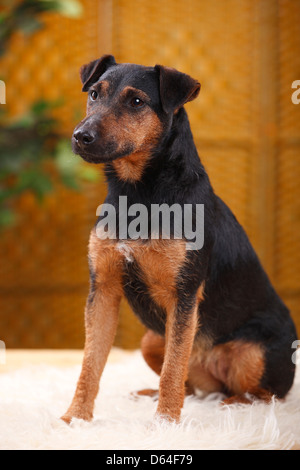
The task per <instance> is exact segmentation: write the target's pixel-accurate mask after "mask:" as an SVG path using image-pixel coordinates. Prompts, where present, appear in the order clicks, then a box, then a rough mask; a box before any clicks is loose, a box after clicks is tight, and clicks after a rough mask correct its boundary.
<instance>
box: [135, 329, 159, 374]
mask: <svg viewBox="0 0 300 470" xmlns="http://www.w3.org/2000/svg"><path fill="white" fill-rule="evenodd" d="M141 350H142V354H143V357H144V359H145V361H146V362H147V364H148V366H149V367H150V368H151V369H152V370H153V371H154V372H156V374H157V375H160V373H161V369H162V365H163V362H164V353H165V339H164V338H162V337H161V336H159V335H157V334H156V333H154V332H153V331H151V330H148V331H147V333H146V334H145V335H144V336H143V338H142V342H141Z"/></svg>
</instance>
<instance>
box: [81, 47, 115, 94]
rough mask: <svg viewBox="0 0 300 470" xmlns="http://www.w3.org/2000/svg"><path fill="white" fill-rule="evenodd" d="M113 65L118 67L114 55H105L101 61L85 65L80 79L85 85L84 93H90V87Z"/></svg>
mask: <svg viewBox="0 0 300 470" xmlns="http://www.w3.org/2000/svg"><path fill="white" fill-rule="evenodd" d="M112 65H116V61H115V58H114V56H112V55H103V56H102V57H101V58H100V59H98V60H94V61H93V62H90V63H89V64H87V65H83V66H82V67H81V69H80V78H81V81H82V83H83V87H82V91H88V89H89V88H90V86H91V85H93V84H94V83H96V82H97V81H98V80H99V78H100V77H101V75H103V74H104V72H106V70H107V69H108V68H109V67H111V66H112Z"/></svg>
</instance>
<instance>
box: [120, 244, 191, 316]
mask: <svg viewBox="0 0 300 470" xmlns="http://www.w3.org/2000/svg"><path fill="white" fill-rule="evenodd" d="M116 250H117V251H118V252H119V253H120V255H121V256H122V257H123V258H124V263H125V271H126V275H127V282H135V284H136V285H137V284H139V286H144V289H146V290H147V292H148V294H149V295H150V296H151V299H152V300H153V301H154V302H155V303H156V304H157V305H158V306H159V307H162V308H163V309H164V310H165V311H166V312H167V313H168V311H170V309H172V308H173V306H174V303H175V302H176V295H177V289H176V285H177V281H178V277H179V274H180V271H181V269H182V268H183V266H184V263H185V259H186V244H185V242H183V241H182V240H151V241H147V242H145V243H142V242H140V241H126V242H118V243H117V245H116ZM133 278H135V279H133ZM139 290H141V287H140V289H139Z"/></svg>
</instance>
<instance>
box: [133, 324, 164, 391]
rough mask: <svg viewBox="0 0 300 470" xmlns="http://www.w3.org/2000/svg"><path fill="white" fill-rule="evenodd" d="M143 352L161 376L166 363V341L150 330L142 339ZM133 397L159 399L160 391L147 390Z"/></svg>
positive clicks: (149, 363) (151, 366) (149, 364)
mask: <svg viewBox="0 0 300 470" xmlns="http://www.w3.org/2000/svg"><path fill="white" fill-rule="evenodd" d="M141 351H142V354H143V357H144V359H145V361H146V363H147V364H148V366H149V367H150V368H151V369H152V370H153V371H154V372H155V373H156V374H157V375H160V374H161V370H162V366H163V362H164V353H165V339H164V338H163V337H162V336H160V335H158V334H156V333H154V331H152V330H148V331H147V332H146V334H145V335H144V336H143V338H142V342H141ZM133 395H138V396H149V397H153V398H157V396H158V390H153V389H151V388H147V389H143V390H139V391H138V392H134V393H133Z"/></svg>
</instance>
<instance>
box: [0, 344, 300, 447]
mask: <svg viewBox="0 0 300 470" xmlns="http://www.w3.org/2000/svg"><path fill="white" fill-rule="evenodd" d="M297 362H298V373H297V377H296V381H295V384H294V386H293V389H292V390H291V392H290V394H289V396H288V398H287V399H286V401H285V402H283V403H280V402H278V401H275V400H274V401H273V402H272V403H271V404H270V405H266V404H263V403H260V402H256V403H254V404H253V405H231V406H230V407H229V406H226V407H223V408H222V407H220V405H219V401H220V399H221V398H222V396H221V395H210V396H208V397H207V398H205V399H199V398H191V397H188V398H186V400H185V404H184V409H183V412H182V422H181V424H180V425H170V424H165V423H157V422H155V423H154V422H153V415H154V413H155V409H156V405H157V402H154V401H153V400H152V399H151V398H148V397H143V398H140V399H139V400H137V401H136V400H133V399H132V398H131V397H130V392H131V391H134V390H138V389H141V388H156V387H157V386H158V377H157V376H156V375H155V374H154V373H152V371H151V370H150V369H149V368H148V367H147V366H146V364H145V363H144V361H143V359H142V357H141V355H140V353H139V352H135V353H133V354H132V355H130V356H128V355H126V356H125V357H124V360H121V361H119V362H118V363H108V364H107V367H106V369H105V372H104V375H103V377H102V381H101V390H100V393H99V396H98V398H97V401H96V406H95V419H94V421H93V422H92V423H86V422H83V421H80V420H75V422H73V423H72V425H71V426H67V425H66V424H65V423H63V422H62V421H60V420H59V419H58V418H59V417H60V416H61V415H62V414H63V413H64V412H65V411H66V409H67V407H68V405H69V404H70V401H71V399H72V396H73V393H74V389H75V385H76V382H77V379H78V376H79V373H80V366H79V365H78V366H76V367H71V368H67V369H64V368H56V367H50V366H32V367H26V368H23V369H20V370H17V371H15V372H10V373H6V374H1V375H0V449H1V450H4V449H12V450H21V449H70V450H72V449H105V450H129V449H130V450H132V449H137V450H139V449H149V450H161V449H163V450H171V449H175V450H192V449H236V450H238V449H266V450H272V449H291V448H293V447H294V446H299V445H300V367H299V366H300V364H299V362H300V354H298V361H297Z"/></svg>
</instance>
